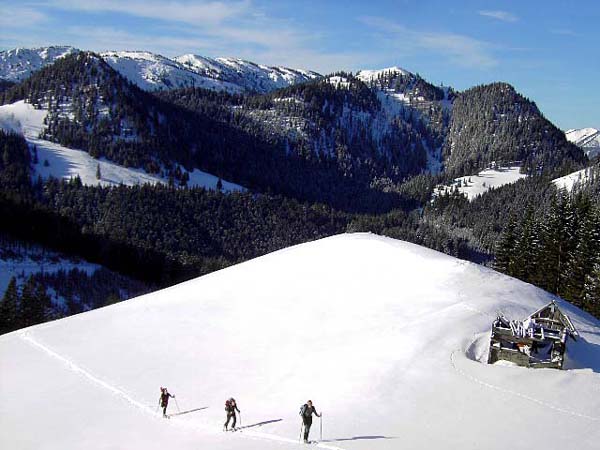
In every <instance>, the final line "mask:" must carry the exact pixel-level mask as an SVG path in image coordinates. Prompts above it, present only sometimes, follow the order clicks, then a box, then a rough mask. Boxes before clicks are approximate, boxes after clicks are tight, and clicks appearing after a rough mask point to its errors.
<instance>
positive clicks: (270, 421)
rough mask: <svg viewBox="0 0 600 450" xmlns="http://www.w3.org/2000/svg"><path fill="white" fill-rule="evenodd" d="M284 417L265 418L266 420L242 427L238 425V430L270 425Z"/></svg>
mask: <svg viewBox="0 0 600 450" xmlns="http://www.w3.org/2000/svg"><path fill="white" fill-rule="evenodd" d="M282 420H283V419H273V420H265V421H264V422H258V423H253V424H251V425H244V426H242V427H237V428H236V430H243V429H246V428H255V427H262V426H263V425H268V424H270V423H275V422H281V421H282Z"/></svg>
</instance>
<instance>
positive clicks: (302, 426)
mask: <svg viewBox="0 0 600 450" xmlns="http://www.w3.org/2000/svg"><path fill="white" fill-rule="evenodd" d="M303 428H304V422H302V424H301V425H300V436H298V442H302V429H303Z"/></svg>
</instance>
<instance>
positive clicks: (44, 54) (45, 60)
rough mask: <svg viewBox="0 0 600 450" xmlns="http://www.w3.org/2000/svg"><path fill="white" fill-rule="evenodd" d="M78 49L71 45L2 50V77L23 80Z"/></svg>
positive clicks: (0, 57)
mask: <svg viewBox="0 0 600 450" xmlns="http://www.w3.org/2000/svg"><path fill="white" fill-rule="evenodd" d="M78 51H79V50H78V49H77V48H75V47H71V46H69V45H53V46H50V47H38V48H22V47H18V48H15V49H12V50H5V51H3V52H0V79H4V80H9V81H14V82H19V81H23V80H24V79H26V78H28V77H29V76H31V74H32V73H33V72H36V71H38V70H40V69H42V68H43V67H45V66H47V65H49V64H52V63H54V62H55V61H56V60H57V59H59V58H64V57H65V56H67V55H70V54H72V53H76V52H78Z"/></svg>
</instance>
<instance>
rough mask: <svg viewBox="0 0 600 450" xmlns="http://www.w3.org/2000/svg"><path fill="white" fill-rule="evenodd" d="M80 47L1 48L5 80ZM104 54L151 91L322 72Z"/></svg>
mask: <svg viewBox="0 0 600 450" xmlns="http://www.w3.org/2000/svg"><path fill="white" fill-rule="evenodd" d="M78 51H79V50H78V49H76V48H74V47H67V46H63V47H41V48H36V49H24V48H17V49H13V50H6V51H3V52H0V79H6V80H10V81H22V80H24V79H25V78H27V77H29V76H30V75H31V74H32V73H33V72H35V71H37V70H39V69H41V68H42V67H44V66H47V65H48V64H52V63H53V62H54V61H56V59H58V58H61V57H63V56H65V55H68V54H71V53H74V52H78ZM100 55H101V56H102V58H103V59H104V60H105V61H106V62H107V63H108V64H109V65H110V66H111V67H112V68H113V69H115V70H116V71H117V72H119V73H120V74H121V75H122V76H124V77H125V78H127V79H128V80H129V81H131V82H132V83H134V84H136V85H137V86H138V87H140V88H141V89H144V90H146V91H157V90H167V89H179V88H184V87H200V88H205V89H211V90H216V91H227V92H230V93H241V92H259V93H266V92H270V91H272V90H274V89H278V88H283V87H287V86H290V85H292V84H296V83H302V82H305V81H308V80H311V79H314V78H317V77H319V76H320V75H319V74H318V73H316V72H312V71H309V70H301V69H290V68H287V67H269V66H265V65H260V64H255V63H253V62H250V61H244V60H242V59H237V58H208V57H204V56H197V55H183V56H179V57H177V58H173V59H170V58H166V57H164V56H161V55H158V54H155V53H151V52H147V51H107V52H102V53H100Z"/></svg>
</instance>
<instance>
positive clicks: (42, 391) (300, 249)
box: [0, 234, 600, 450]
mask: <svg viewBox="0 0 600 450" xmlns="http://www.w3.org/2000/svg"><path fill="white" fill-rule="evenodd" d="M552 298H553V297H552V296H551V295H550V294H548V293H546V292H544V291H542V290H540V289H537V288H535V287H533V286H532V285H529V284H525V283H523V282H521V281H518V280H515V279H512V278H509V277H507V276H504V275H501V274H499V273H496V272H494V271H492V270H489V269H486V268H483V267H481V266H477V265H474V264H471V263H468V262H465V261H461V260H457V259H454V258H452V257H449V256H446V255H443V254H441V253H437V252H434V251H432V250H428V249H425V248H422V247H419V246H416V245H412V244H408V243H405V242H401V241H396V240H392V239H387V238H382V237H377V236H373V235H369V234H355V235H340V236H335V237H332V238H327V239H323V240H320V241H316V242H313V243H309V244H304V245H300V246H296V247H292V248H289V249H285V250H282V251H279V252H276V253H273V254H270V255H267V256H264V257H261V258H258V259H255V260H252V261H249V262H246V263H243V264H240V265H237V266H234V267H231V268H228V269H225V270H222V271H219V272H215V273H213V274H210V275H207V276H204V277H201V278H198V279H196V280H192V281H189V282H186V283H183V284H180V285H177V286H174V287H172V288H169V289H166V290H163V291H159V292H155V293H152V294H149V295H146V296H142V297H139V298H137V299H134V300H130V301H127V302H124V303H121V304H118V305H114V306H110V307H107V308H103V309H100V310H95V311H92V312H89V313H85V314H81V315H79V316H74V317H71V318H68V319H64V320H61V321H57V322H52V323H48V324H44V325H41V326H37V327H32V328H29V329H25V330H22V331H20V332H15V333H11V334H8V335H5V336H2V337H0V357H1V358H2V370H1V371H0V396H1V398H2V402H0V417H2V421H0V446H1V447H2V448H19V449H22V450H26V449H34V448H35V449H37V448H46V449H62V450H64V449H79V448H86V449H100V448H102V449H106V448H144V449H148V450H152V449H164V448H165V447H168V448H178V449H198V448H206V449H208V448H210V449H213V450H220V449H222V450H225V449H227V450H238V449H239V450H242V449H248V450H259V449H260V450H271V449H272V450H275V449H293V448H300V445H299V444H298V433H299V431H300V423H299V416H298V409H299V407H300V405H301V404H302V403H304V402H305V401H306V400H307V399H309V398H311V399H312V400H313V401H314V402H315V405H316V407H317V409H318V410H319V411H322V412H323V422H322V424H323V441H322V442H321V443H320V444H318V447H319V448H329V449H348V450H351V449H356V450H361V449H364V450H378V449H398V448H407V449H411V450H418V449H438V448H439V449H441V448H444V449H460V450H468V449H490V450H496V449H497V450H505V449H506V448H511V449H529V448H531V446H532V445H533V444H532V442H535V444H534V446H535V447H536V448H537V447H539V448H544V449H547V450H553V449H556V450H558V449H560V450H563V449H565V448H576V449H578V450H591V449H597V448H598V447H597V444H598V441H599V440H600V427H599V426H598V425H599V423H600V396H599V395H597V393H598V389H599V387H600V322H599V321H598V320H596V319H594V318H592V317H591V316H589V315H587V314H585V313H583V312H582V311H580V310H579V309H577V308H575V307H573V306H571V305H569V304H568V303H565V302H562V301H559V304H560V307H561V308H563V309H564V310H565V312H567V314H569V315H570V317H571V319H572V320H573V322H574V324H575V326H576V327H577V328H578V330H579V332H580V333H581V338H580V339H579V340H578V342H576V343H573V342H570V343H569V345H568V355H569V367H570V370H565V371H557V370H542V369H540V370H533V369H525V368H520V367H506V366H500V365H494V366H490V365H487V364H482V363H481V362H480V361H481V360H483V359H485V357H486V352H487V345H486V344H487V339H488V336H489V334H488V333H489V327H490V325H491V322H492V320H493V319H494V318H495V316H496V313H497V312H498V311H502V312H503V313H504V314H506V315H507V316H509V317H512V318H522V317H524V316H526V315H527V314H528V313H531V312H533V311H534V310H535V309H537V308H538V307H540V306H542V305H544V304H546V303H547V302H549V301H550V300H551V299H552ZM159 386H168V387H169V389H170V391H171V392H172V393H174V394H175V395H176V398H175V399H172V400H171V403H170V405H169V411H170V412H177V411H178V410H179V409H180V410H181V411H182V412H187V411H189V412H188V413H186V414H181V415H177V416H173V417H172V418H171V419H170V420H165V419H162V418H161V417H160V416H159V413H157V399H158V388H159ZM230 396H234V397H235V398H236V399H237V400H238V405H239V408H240V409H241V411H242V418H243V427H245V428H243V429H242V430H241V432H238V433H233V434H231V433H223V432H222V431H221V429H222V424H223V421H224V411H223V402H224V400H225V399H226V398H228V397H230ZM550 430H560V431H559V432H551V431H550ZM311 437H312V438H318V437H319V420H318V419H315V424H314V426H313V430H312V432H311Z"/></svg>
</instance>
